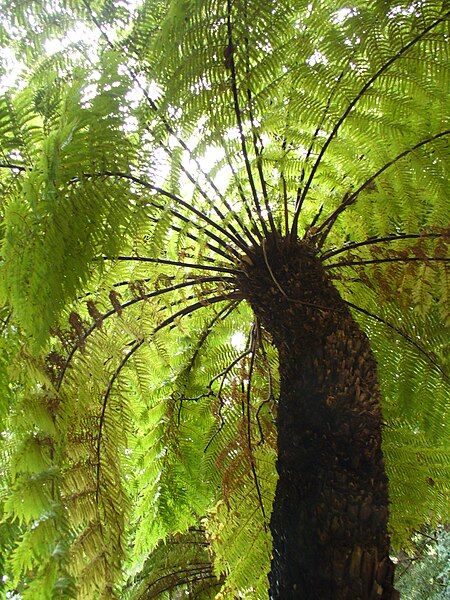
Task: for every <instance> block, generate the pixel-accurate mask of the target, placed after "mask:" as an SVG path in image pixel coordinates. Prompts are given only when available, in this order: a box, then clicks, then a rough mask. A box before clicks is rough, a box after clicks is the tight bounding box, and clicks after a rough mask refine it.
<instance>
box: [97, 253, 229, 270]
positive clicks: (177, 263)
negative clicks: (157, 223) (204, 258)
mask: <svg viewBox="0 0 450 600" xmlns="http://www.w3.org/2000/svg"><path fill="white" fill-rule="evenodd" d="M102 259H103V260H112V261H114V260H123V261H137V262H149V263H156V264H158V265H173V266H175V267H183V268H186V269H198V270H199V271H215V272H217V273H233V274H237V273H239V270H238V269H230V268H228V267H213V266H211V265H201V264H199V263H185V262H181V261H178V260H168V259H165V258H151V257H148V256H122V255H119V256H102Z"/></svg>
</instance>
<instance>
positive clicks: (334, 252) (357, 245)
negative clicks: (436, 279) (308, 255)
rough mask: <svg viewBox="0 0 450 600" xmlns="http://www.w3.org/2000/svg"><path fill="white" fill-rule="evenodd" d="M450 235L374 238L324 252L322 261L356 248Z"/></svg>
mask: <svg viewBox="0 0 450 600" xmlns="http://www.w3.org/2000/svg"><path fill="white" fill-rule="evenodd" d="M448 235H450V234H446V233H426V232H423V233H398V234H392V235H387V236H385V237H379V238H377V237H373V238H368V239H367V240H364V241H362V242H351V243H349V244H346V245H345V246H342V247H341V248H337V249H335V250H328V251H327V252H324V253H323V254H322V255H321V257H320V258H321V260H328V259H329V258H331V257H332V256H336V255H337V254H342V252H347V251H348V250H353V249H355V248H360V247H362V246H372V245H375V244H383V243H388V242H396V241H401V240H408V239H419V238H426V237H428V238H438V237H446V236H448Z"/></svg>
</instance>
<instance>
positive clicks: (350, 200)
mask: <svg viewBox="0 0 450 600" xmlns="http://www.w3.org/2000/svg"><path fill="white" fill-rule="evenodd" d="M449 134H450V129H447V130H446V131H441V132H440V133H437V134H436V135H432V136H430V137H428V138H427V139H425V140H422V141H420V142H418V143H417V144H415V145H414V146H412V147H411V148H408V149H407V150H404V151H403V152H400V154H397V156H396V157H395V158H393V159H392V160H390V161H389V162H387V163H386V164H385V165H383V166H382V167H381V168H380V169H378V171H376V172H375V173H374V174H373V175H372V176H371V177H369V179H367V180H366V181H365V182H364V183H362V184H361V185H360V186H359V187H358V189H357V190H355V191H354V192H352V193H351V194H346V195H345V197H344V199H343V200H342V202H341V204H340V205H339V206H338V207H337V209H336V210H335V211H334V212H332V213H331V215H330V216H329V217H327V218H326V219H325V221H323V223H321V225H320V227H318V229H317V232H316V234H315V236H316V239H317V246H318V247H319V248H320V247H322V246H323V244H324V242H325V239H326V237H327V235H328V233H329V232H330V230H331V228H332V226H333V225H334V223H335V221H336V219H337V218H338V217H339V215H340V214H341V213H343V212H344V210H346V209H347V208H348V207H349V206H351V205H352V204H354V203H355V202H356V200H357V198H358V196H359V194H360V193H361V192H362V191H363V190H365V189H366V188H367V187H368V186H369V185H370V184H371V183H372V182H373V181H375V179H376V178H377V177H379V176H380V175H381V174H382V173H384V172H385V171H386V170H387V169H389V168H390V167H392V165H394V164H395V163H396V162H398V161H399V160H401V159H402V158H404V157H405V156H408V154H411V153H412V152H414V151H415V150H418V149H419V148H421V147H422V146H425V145H426V144H429V143H430V142H433V141H435V140H437V139H439V138H441V137H444V136H446V135H449Z"/></svg>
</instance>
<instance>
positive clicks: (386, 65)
mask: <svg viewBox="0 0 450 600" xmlns="http://www.w3.org/2000/svg"><path fill="white" fill-rule="evenodd" d="M449 15H450V11H449V12H447V13H445V14H444V15H443V16H442V17H440V18H439V19H436V20H435V21H433V22H432V23H431V24H430V25H428V27H426V28H425V29H424V30H422V31H421V32H420V33H419V34H418V35H416V36H415V37H414V38H413V39H412V40H410V41H409V42H408V43H407V44H405V45H404V46H403V47H402V48H401V49H400V50H399V51H398V52H397V54H395V55H394V56H392V57H391V58H390V59H389V60H388V61H386V62H385V63H384V64H383V65H382V66H381V67H380V68H379V69H378V70H377V71H376V72H375V73H374V74H373V75H372V77H370V78H369V79H368V80H367V81H366V83H365V84H364V85H363V87H362V88H361V89H360V91H359V92H358V94H357V95H356V96H355V97H354V98H353V100H352V101H351V102H350V103H349V105H348V106H347V108H346V109H345V110H344V112H343V113H342V115H341V116H340V117H339V119H338V121H337V122H336V125H335V126H334V127H333V129H332V131H331V133H330V135H329V136H328V137H327V139H326V141H325V143H324V145H323V146H322V148H321V150H320V152H319V154H318V156H317V159H316V161H315V163H314V165H313V167H312V169H311V173H310V174H309V177H308V179H307V181H306V184H305V187H304V188H303V192H302V195H301V198H300V201H303V199H304V198H305V197H306V195H307V193H308V191H309V188H310V187H311V184H312V182H313V180H314V177H315V175H316V171H317V169H318V168H319V165H320V163H321V161H322V158H323V156H324V154H325V152H326V151H327V149H328V146H329V145H330V144H331V142H332V141H333V139H334V138H335V137H336V134H337V132H338V131H339V129H340V127H341V125H342V124H343V123H344V121H345V119H346V118H347V116H348V115H349V114H350V112H351V111H352V110H353V108H354V107H355V106H356V104H357V103H358V102H359V100H360V99H361V98H362V97H363V96H364V94H365V93H366V92H367V90H368V89H369V88H370V87H371V85H372V84H373V83H375V81H376V80H377V79H378V78H379V77H381V75H383V73H384V72H385V71H387V70H388V69H389V67H390V66H391V65H392V64H394V63H395V62H396V61H397V60H399V59H400V58H402V56H403V55H404V54H406V52H408V50H409V49H410V48H412V47H413V46H414V45H415V44H417V42H419V41H420V40H421V39H422V38H423V37H424V36H425V35H426V34H427V33H429V32H430V31H431V30H432V29H434V28H435V27H437V25H439V24H440V23H442V22H444V21H445V20H446V19H447V18H448V16H449Z"/></svg>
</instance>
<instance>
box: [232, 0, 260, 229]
mask: <svg viewBox="0 0 450 600" xmlns="http://www.w3.org/2000/svg"><path fill="white" fill-rule="evenodd" d="M231 2H232V0H227V34H228V45H227V49H226V54H227V57H226V58H227V67H228V68H229V69H230V72H231V91H232V94H233V106H234V112H235V114H236V122H237V126H238V130H239V137H240V140H241V148H242V154H243V156H244V163H245V169H246V171H247V177H248V181H249V184H250V188H251V190H252V195H253V201H254V203H255V208H256V212H257V214H258V217H259V221H260V223H261V227H262V229H263V231H264V234H265V235H266V236H267V234H268V230H267V225H266V223H265V221H264V219H263V217H262V213H261V205H260V203H259V198H258V192H257V191H256V187H255V181H254V179H253V173H252V168H251V166H250V161H249V157H248V152H247V144H246V142H245V135H244V129H243V126H242V113H241V109H240V107H239V96H238V90H237V77H236V64H235V62H234V46H233V28H232V24H231Z"/></svg>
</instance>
